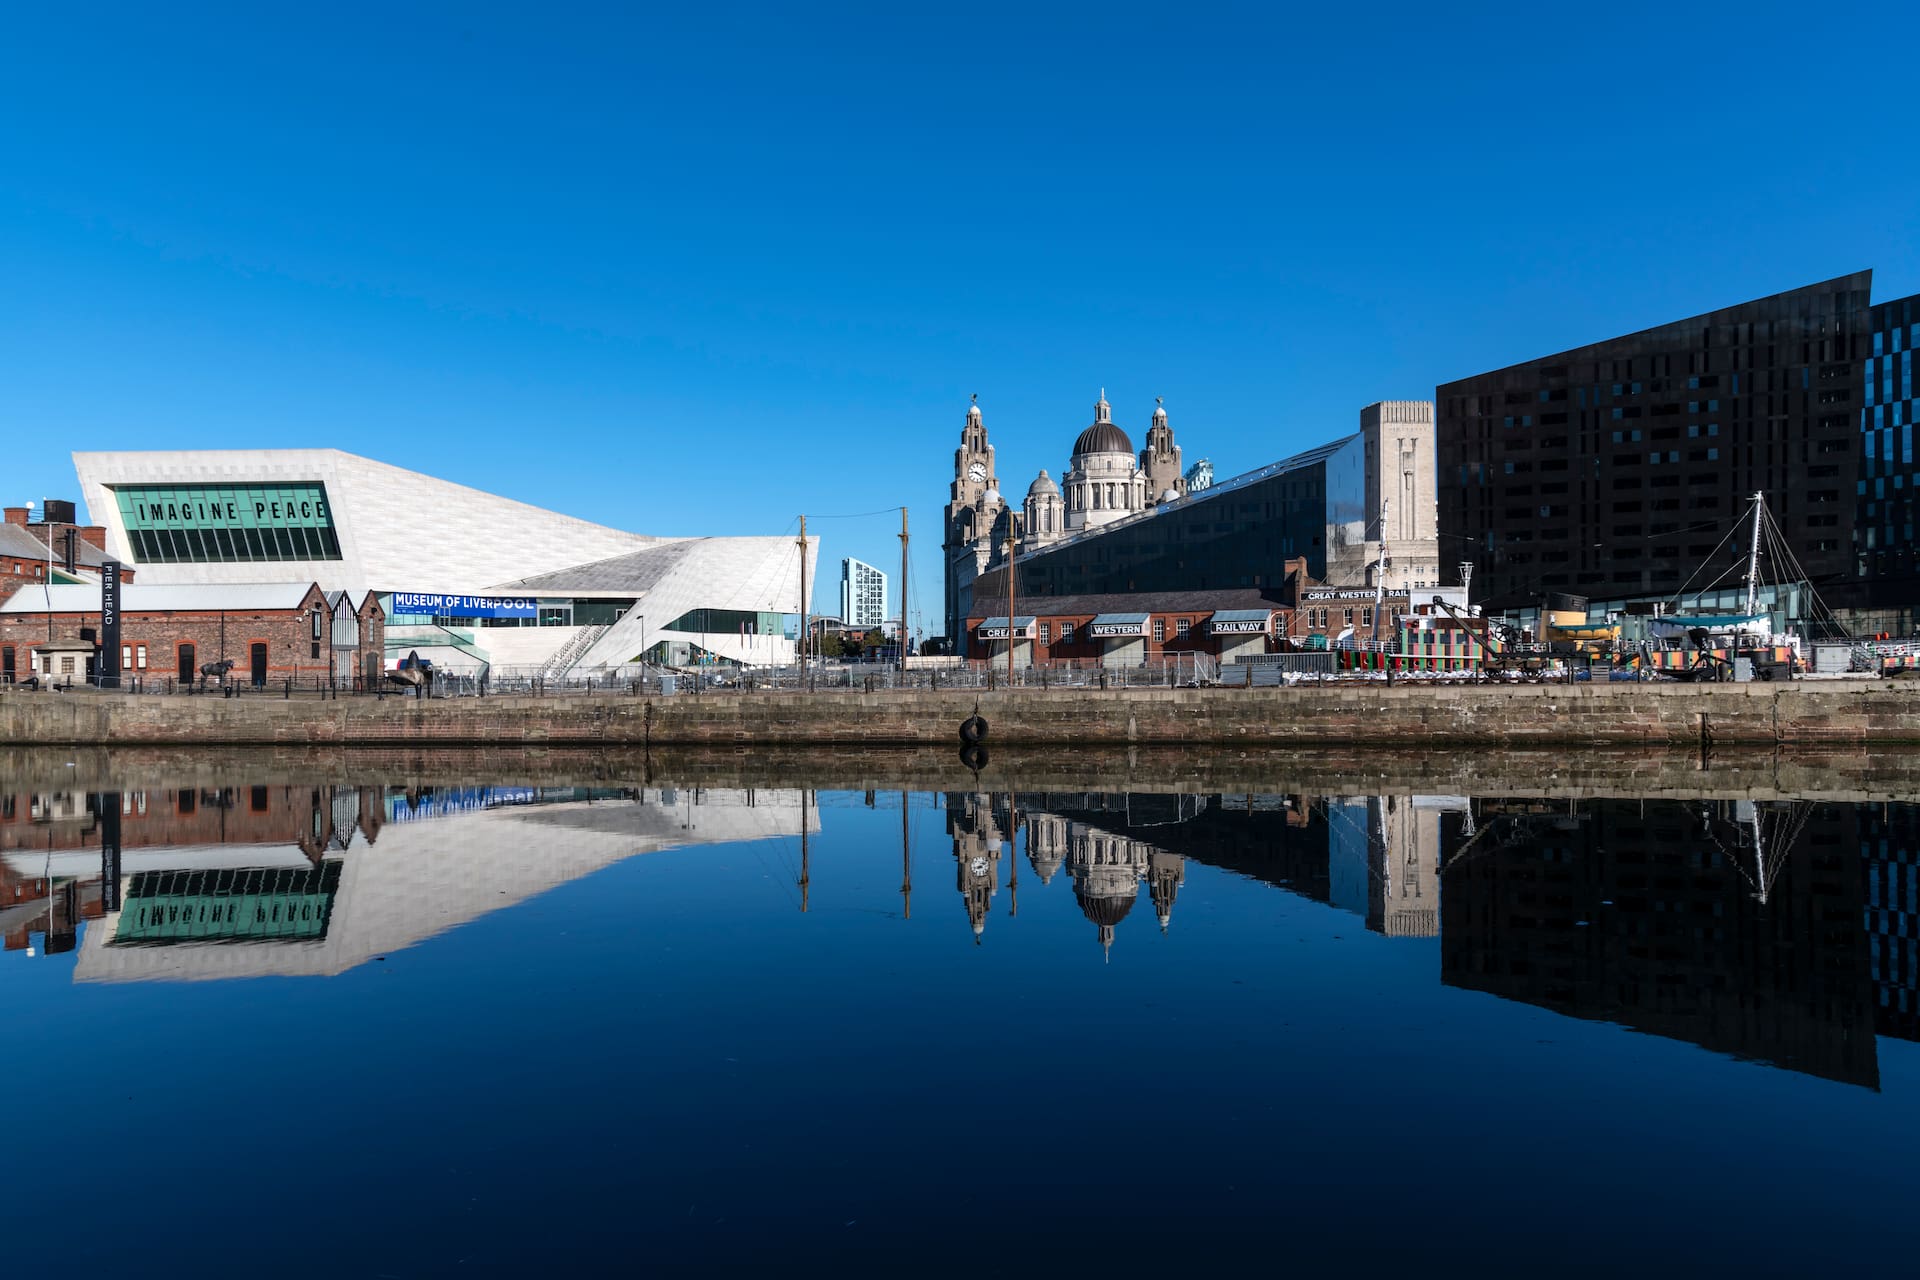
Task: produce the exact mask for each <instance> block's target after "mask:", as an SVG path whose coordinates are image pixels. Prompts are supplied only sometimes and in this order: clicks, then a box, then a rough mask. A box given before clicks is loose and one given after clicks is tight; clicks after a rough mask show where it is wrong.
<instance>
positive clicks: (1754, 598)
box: [1746, 490, 1767, 618]
mask: <svg viewBox="0 0 1920 1280" xmlns="http://www.w3.org/2000/svg"><path fill="white" fill-rule="evenodd" d="M1766 509H1767V495H1766V492H1765V491H1764V490H1761V491H1757V492H1755V494H1754V495H1753V532H1752V533H1751V534H1750V535H1748V540H1747V608H1746V615H1747V616H1748V617H1749V618H1751V617H1752V616H1753V611H1754V609H1755V608H1756V607H1757V606H1758V604H1759V599H1760V518H1761V516H1762V515H1763V514H1764V513H1765V512H1766Z"/></svg>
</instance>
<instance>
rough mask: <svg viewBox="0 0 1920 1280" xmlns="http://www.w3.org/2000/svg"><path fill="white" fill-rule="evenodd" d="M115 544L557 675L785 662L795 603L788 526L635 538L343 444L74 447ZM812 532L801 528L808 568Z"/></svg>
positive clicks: (404, 644) (394, 632)
mask: <svg viewBox="0 0 1920 1280" xmlns="http://www.w3.org/2000/svg"><path fill="white" fill-rule="evenodd" d="M74 467H75V469H76V471H77V472H78V473H79V479H80V487H81V494H82V497H83V498H84V499H85V502H86V505H87V509H88V511H89V512H90V513H91V515H92V518H93V520H94V522H95V523H97V524H101V525H104V526H105V527H106V529H107V546H108V549H109V550H110V551H111V552H112V553H113V554H114V555H116V556H117V557H119V558H120V559H121V560H123V561H125V562H126V563H127V564H130V565H133V566H135V567H136V568H137V570H138V581H139V582H141V583H143V584H145V583H152V584H167V583H194V584H198V583H259V582H289V581H300V582H317V583H319V584H321V585H322V586H323V587H324V588H326V589H328V590H345V591H348V592H351V593H353V594H354V595H355V596H359V595H361V594H363V593H364V592H367V591H372V592H375V593H378V594H379V595H380V597H381V602H382V605H383V607H385V608H386V610H387V617H388V628H387V635H388V643H389V646H390V648H394V649H399V650H401V651H406V650H407V649H417V650H418V651H419V652H420V653H421V654H422V656H431V657H434V658H436V659H437V660H438V661H440V662H442V663H444V664H446V665H447V666H449V667H451V668H454V669H459V668H484V667H488V666H496V665H506V666H512V667H533V668H538V669H539V670H540V671H541V672H542V673H543V674H545V675H547V676H549V677H553V676H560V675H565V674H568V673H576V672H591V671H594V670H603V669H607V668H611V667H616V666H620V665H623V664H626V663H630V662H633V661H635V660H637V659H640V658H641V657H642V655H643V654H645V655H648V656H650V657H651V658H652V659H654V660H665V661H668V662H671V663H673V664H674V665H681V664H683V663H692V662H725V663H739V664H744V665H756V666H758V665H769V664H784V663H786V662H789V661H791V660H792V657H793V651H794V650H793V642H792V641H791V640H788V639H787V638H786V637H785V636H784V634H783V631H784V628H783V626H782V625H781V619H782V618H783V616H784V615H786V614H789V613H798V612H799V611H800V580H801V579H800V556H801V548H800V546H799V544H798V542H797V540H795V539H793V538H790V537H786V536H771V537H724V538H712V537H707V538H673V537H658V536H651V535H645V534H636V533H628V532H626V531H624V530H619V529H612V528H608V527H607V526H605V525H598V524H594V523H592V522H591V521H587V520H580V519H576V518H574V517H572V516H566V515H562V514H560V513H558V512H555V511H549V510H546V509H544V508H541V507H536V506H532V505H530V504H528V503H523V502H516V501H514V500H512V499H510V498H503V497H499V496H498V495H495V494H490V493H485V492H482V491H480V490H478V489H471V488H468V487H466V486H465V485H458V484H453V483H450V482H448V481H445V480H439V479H436V478H434V477H432V476H428V475H423V474H421V473H419V472H415V471H408V470H406V469H404V468H401V467H396V466H391V465H389V464H387V463H383V462H377V461H374V460H372V459H369V458H362V457H358V456H356V455H354V454H350V453H344V452H341V451H340V450H337V449H260V450H178V451H156V452H146V451H137V452H115V453H76V454H74ZM818 555H819V543H818V540H817V539H814V540H809V545H808V546H807V549H806V556H807V560H808V569H809V572H811V571H812V569H813V567H814V565H815V563H816V562H817V560H818Z"/></svg>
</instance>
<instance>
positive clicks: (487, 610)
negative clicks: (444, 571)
mask: <svg viewBox="0 0 1920 1280" xmlns="http://www.w3.org/2000/svg"><path fill="white" fill-rule="evenodd" d="M390 612H393V613H413V614H425V615H427V616H429V617H434V618H533V617H538V616H539V613H540V608H539V602H538V601H537V600H534V599H533V598H532V597H530V596H525V597H523V596H443V595H430V594H426V593H423V592H418V591H396V592H394V593H393V608H392V610H391V611H390Z"/></svg>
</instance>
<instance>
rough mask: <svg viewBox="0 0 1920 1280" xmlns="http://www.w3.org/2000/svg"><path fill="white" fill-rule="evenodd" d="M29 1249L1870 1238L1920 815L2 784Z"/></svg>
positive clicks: (1549, 1247) (1238, 799) (1878, 1252)
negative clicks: (16, 789)
mask: <svg viewBox="0 0 1920 1280" xmlns="http://www.w3.org/2000/svg"><path fill="white" fill-rule="evenodd" d="M0 853H3V854H4V867H3V868H0V921H4V925H5V935H6V951H5V953H4V955H0V1008H3V1009H4V1017H5V1026H6V1041H5V1042H6V1044H7V1047H8V1049H9V1052H8V1053H7V1055H6V1058H7V1067H6V1077H5V1078H6V1083H7V1085H8V1090H9V1097H10V1107H9V1116H8V1125H7V1130H6V1133H7V1139H8V1143H9V1146H10V1148H11V1154H12V1158H11V1159H10V1160H8V1161H7V1162H6V1172H5V1173H4V1175H0V1177H3V1178H4V1181H5V1187H6V1193H7V1197H8V1202H9V1204H10V1206H11V1208H12V1211H13V1214H12V1216H13V1221H14V1223H15V1230H14V1234H13V1238H12V1239H11V1241H10V1242H9V1248H8V1269H9V1271H11V1272H13V1273H15V1274H20V1275H39V1274H46V1273H48V1272H59V1273H63V1274H97V1273H102V1272H103V1271H104V1269H105V1268H108V1267H113V1268H119V1269H124V1270H125V1271H127V1272H132V1273H137V1274H152V1275H173V1274H209V1275H221V1274H319V1273H327V1274H342V1275H388V1276H424V1275H437V1274H488V1273H493V1272H502V1273H505V1272H519V1273H521V1274H548V1273H551V1272H553V1271H556V1270H573V1271H590V1272H599V1271H601V1270H612V1269H613V1268H616V1267H617V1268H619V1269H621V1270H622V1271H641V1270H653V1271H695V1270H741V1271H745V1270H749V1269H753V1270H764V1269H768V1268H778V1269H779V1270H780V1271H781V1272H799V1273H803V1274H804V1273H808V1272H814V1271H819V1270H824V1269H828V1268H830V1267H839V1268H843V1269H847V1270H853V1271H878V1270H883V1269H884V1270H887V1271H892V1272H907V1273H916V1274H917V1273H969V1274H979V1273H1001V1274H1004V1273H1016V1274H1017V1273H1024V1272H1029V1271H1033V1270H1036V1269H1038V1268H1040V1267H1041V1266H1058V1265H1065V1266H1073V1267H1087V1268H1098V1269H1100V1270H1102V1271H1105V1272H1108V1273H1112V1274H1133V1273H1157V1274H1174V1272H1172V1271H1170V1269H1173V1268H1182V1267H1184V1268H1188V1269H1202V1270H1212V1269H1214V1268H1217V1267H1220V1266H1223V1265H1234V1266H1244V1267H1258V1268H1260V1269H1262V1270H1263V1271H1278V1270H1281V1269H1286V1268H1292V1269H1295V1270H1296V1271H1298V1270H1305V1271H1308V1272H1317V1271H1322V1270H1326V1269H1329V1268H1332V1267H1334V1266H1340V1267H1343V1268H1346V1269H1348V1270H1350V1271H1355V1272H1357V1273H1360V1274H1367V1273H1375V1272H1387V1271H1389V1270H1393V1271H1398V1272H1405V1271H1406V1270H1408V1269H1411V1268H1418V1269H1421V1270H1432V1271H1437V1272H1440V1273H1448V1272H1452V1271H1467V1270H1472V1271H1477V1272H1480V1273H1485V1274H1529V1275H1534V1274H1542V1273H1564V1272H1576V1273H1580V1272H1593V1273H1600V1272H1609V1271H1619V1270H1620V1269H1622V1268H1634V1269H1637V1270H1640V1271H1643V1272H1647V1273H1650V1274H1656V1275H1657V1274H1670V1273H1675V1272H1679V1271H1681V1270H1682V1269H1692V1270H1695V1271H1701V1270H1704V1271H1705V1272H1707V1273H1710V1274H1719V1273H1731V1272H1736V1271H1737V1272H1740V1273H1741V1274H1743V1275H1776V1274H1808V1273H1811V1272H1813V1271H1815V1270H1816V1269H1821V1270H1831V1269H1833V1268H1834V1267H1835V1265H1836V1264H1839V1265H1841V1266H1850V1265H1854V1264H1866V1265H1871V1266H1874V1267H1879V1268H1890V1269H1897V1270H1898V1271H1901V1272H1904V1271H1905V1270H1906V1269H1907V1267H1908V1266H1909V1265H1910V1261H1909V1260H1910V1257H1911V1242H1910V1239H1909V1237H1910V1227H1909V1221H1910V1217H1911V1213H1912V1210H1913V1204H1914V1198H1915V1194H1916V1191H1920V1175H1916V1173H1915V1168H1916V1165H1915V1155H1914V1153H1915V1152H1916V1151H1920V1045H1917V1044H1916V1043H1915V1041H1916V1038H1920V1014H1917V1013H1916V996H1917V995H1920V992H1917V990H1916V948H1917V947H1920V941H1917V940H1916V933H1917V932H1920V927H1917V926H1920V904H1917V903H1916V883H1917V882H1920V810H1917V809H1915V808H1913V807H1909V806H1903V805H1901V806H1881V805H1874V806H1850V805H1841V804H1831V803H1818V804H1816V803H1781V802H1769V803H1761V804H1757V805H1756V804H1749V803H1736V802H1733V801H1693V802H1678V801H1671V800H1669V801H1652V800H1649V801H1640V800H1634V799H1615V800H1604V801H1583V802H1578V803H1574V802H1568V801H1565V800H1557V801H1541V800H1529V799H1503V798H1500V797H1472V798H1469V797H1461V796H1383V797H1361V798H1352V797H1347V798H1324V797H1316V796H1298V795H1251V796H1244V795H1243V796H1224V797H1223V796H1172V795H1131V796H1128V795H1101V794H1087V793H1075V794H1024V793H1023V794H1017V795H1012V796H1009V795H1005V794H997V795H986V794H976V793H972V792H966V791H956V792H946V793H924V792H922V793H912V794H904V795H903V794H900V793H883V794H879V795H872V794H867V795H863V794H860V793H829V792H820V793H814V792H805V793H803V792H800V791H797V790H782V789H779V788H778V787H777V786H775V787H770V788H767V789H760V790H753V791H742V790H735V791H716V790H699V791H687V790H673V789H652V788H650V789H647V790H644V791H639V790H634V791H619V790H603V791H587V790H570V789H534V788H524V787H497V788H461V789H446V788H433V789H427V788H414V789H412V790H403V789H400V788H388V787H380V786H363V787H359V788H338V787H313V786H297V787H295V786H286V785H283V784H275V785H271V786H264V787H261V786H251V785H245V780H244V779H237V780H236V785H233V786H223V787H204V786H203V787H195V788H191V789H187V790H152V789H149V790H142V791H135V790H126V791H121V792H106V793H93V794H89V793H83V792H65V793H41V794H16V795H10V796H7V797H5V799H4V801H0Z"/></svg>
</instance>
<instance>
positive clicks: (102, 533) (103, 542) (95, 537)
mask: <svg viewBox="0 0 1920 1280" xmlns="http://www.w3.org/2000/svg"><path fill="white" fill-rule="evenodd" d="M80 540H81V541H82V542H84V543H86V544H87V545H88V546H90V547H92V548H93V549H94V550H96V551H105V550H106V549H107V526H105V525H103V524H83V525H81V526H80Z"/></svg>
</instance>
